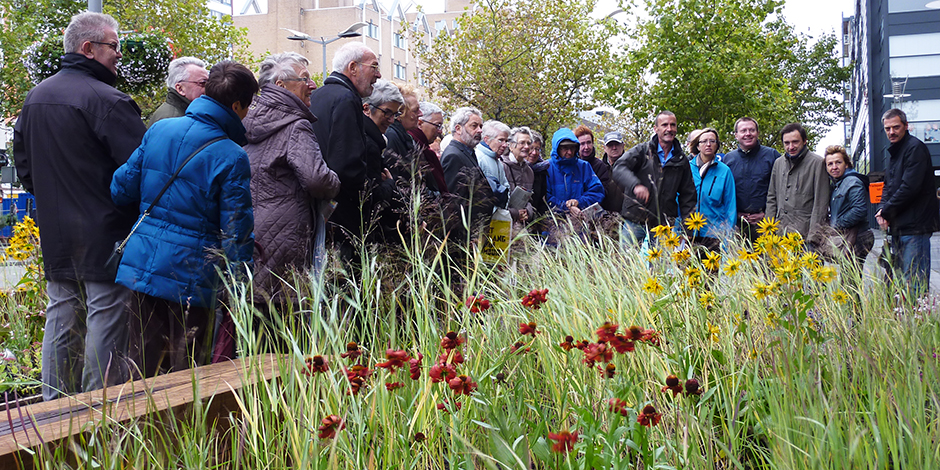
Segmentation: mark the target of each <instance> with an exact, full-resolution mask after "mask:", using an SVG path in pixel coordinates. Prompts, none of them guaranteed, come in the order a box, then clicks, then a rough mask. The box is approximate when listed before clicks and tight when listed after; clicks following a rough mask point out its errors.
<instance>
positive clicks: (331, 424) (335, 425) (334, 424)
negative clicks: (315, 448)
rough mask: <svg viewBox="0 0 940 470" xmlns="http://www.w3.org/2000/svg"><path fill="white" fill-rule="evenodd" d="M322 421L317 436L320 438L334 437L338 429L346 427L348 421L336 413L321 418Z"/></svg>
mask: <svg viewBox="0 0 940 470" xmlns="http://www.w3.org/2000/svg"><path fill="white" fill-rule="evenodd" d="M320 423H321V424H320V426H319V427H318V428H317V431H319V434H317V436H318V437H319V438H320V439H333V438H334V437H336V431H342V430H343V429H346V423H344V422H343V418H340V417H339V416H336V415H329V416H327V417H326V418H323V419H321V420H320Z"/></svg>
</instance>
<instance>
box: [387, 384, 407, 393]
mask: <svg viewBox="0 0 940 470" xmlns="http://www.w3.org/2000/svg"><path fill="white" fill-rule="evenodd" d="M404 386H405V384H403V383H401V382H385V390H388V391H389V392H391V391H392V390H395V389H396V388H402V387H404Z"/></svg>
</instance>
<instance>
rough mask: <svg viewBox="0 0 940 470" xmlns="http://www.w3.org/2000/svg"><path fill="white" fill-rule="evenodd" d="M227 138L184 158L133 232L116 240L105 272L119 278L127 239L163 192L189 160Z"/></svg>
mask: <svg viewBox="0 0 940 470" xmlns="http://www.w3.org/2000/svg"><path fill="white" fill-rule="evenodd" d="M225 139H226V137H216V138H215V139H212V140H210V141H208V142H206V143H204V144H202V146H201V147H199V148H198V149H196V151H195V152H193V153H192V154H191V155H190V156H188V157H186V160H183V163H181V164H180V167H179V168H177V169H176V173H173V176H170V179H169V180H167V182H166V184H165V185H163V189H161V190H160V192H159V193H157V197H155V198H153V202H151V203H150V207H148V208H147V210H145V211H144V213H143V214H140V217H138V218H137V223H135V224H134V227H133V228H132V229H131V232H130V233H128V234H127V236H126V237H124V240H121V241H116V242H114V249H113V250H112V251H111V256H109V257H108V261H106V262H105V263H104V269H105V272H107V273H108V276H110V277H111V279H115V278H117V271H118V267H120V266H121V259H122V258H123V257H124V247H125V246H126V245H127V241H128V240H130V239H131V235H133V234H134V232H136V231H137V227H139V226H140V223H141V222H143V220H144V219H146V218H147V216H148V215H150V211H152V210H153V208H154V207H155V206H156V205H157V202H160V198H161V197H163V193H165V192H166V190H167V189H169V188H170V184H172V183H173V180H175V179H176V177H177V176H179V174H180V172H181V171H183V167H184V166H186V164H187V163H189V161H190V160H192V159H193V157H195V156H196V154H198V153H199V152H202V151H203V150H204V149H205V148H206V147H208V146H210V145H212V144H214V143H216V142H218V141H220V140H225Z"/></svg>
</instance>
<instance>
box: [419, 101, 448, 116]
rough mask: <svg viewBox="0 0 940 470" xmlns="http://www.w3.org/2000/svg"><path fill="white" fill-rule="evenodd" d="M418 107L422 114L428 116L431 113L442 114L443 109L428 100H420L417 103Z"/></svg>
mask: <svg viewBox="0 0 940 470" xmlns="http://www.w3.org/2000/svg"><path fill="white" fill-rule="evenodd" d="M418 108H419V109H420V110H421V115H422V116H430V115H432V114H437V113H441V115H443V114H444V110H443V109H441V107H440V106H438V105H436V104H434V103H432V102H430V101H422V102H420V103H418Z"/></svg>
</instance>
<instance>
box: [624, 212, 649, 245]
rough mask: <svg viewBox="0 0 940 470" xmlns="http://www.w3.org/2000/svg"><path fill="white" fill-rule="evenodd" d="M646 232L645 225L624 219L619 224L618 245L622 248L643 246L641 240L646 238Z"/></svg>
mask: <svg viewBox="0 0 940 470" xmlns="http://www.w3.org/2000/svg"><path fill="white" fill-rule="evenodd" d="M648 233H649V231H648V230H647V229H646V225H641V224H638V223H636V222H632V221H629V220H626V219H624V221H623V224H622V225H621V226H620V245H621V246H623V247H624V248H627V247H630V246H633V247H640V246H643V241H644V240H646V237H647V234H648Z"/></svg>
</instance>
